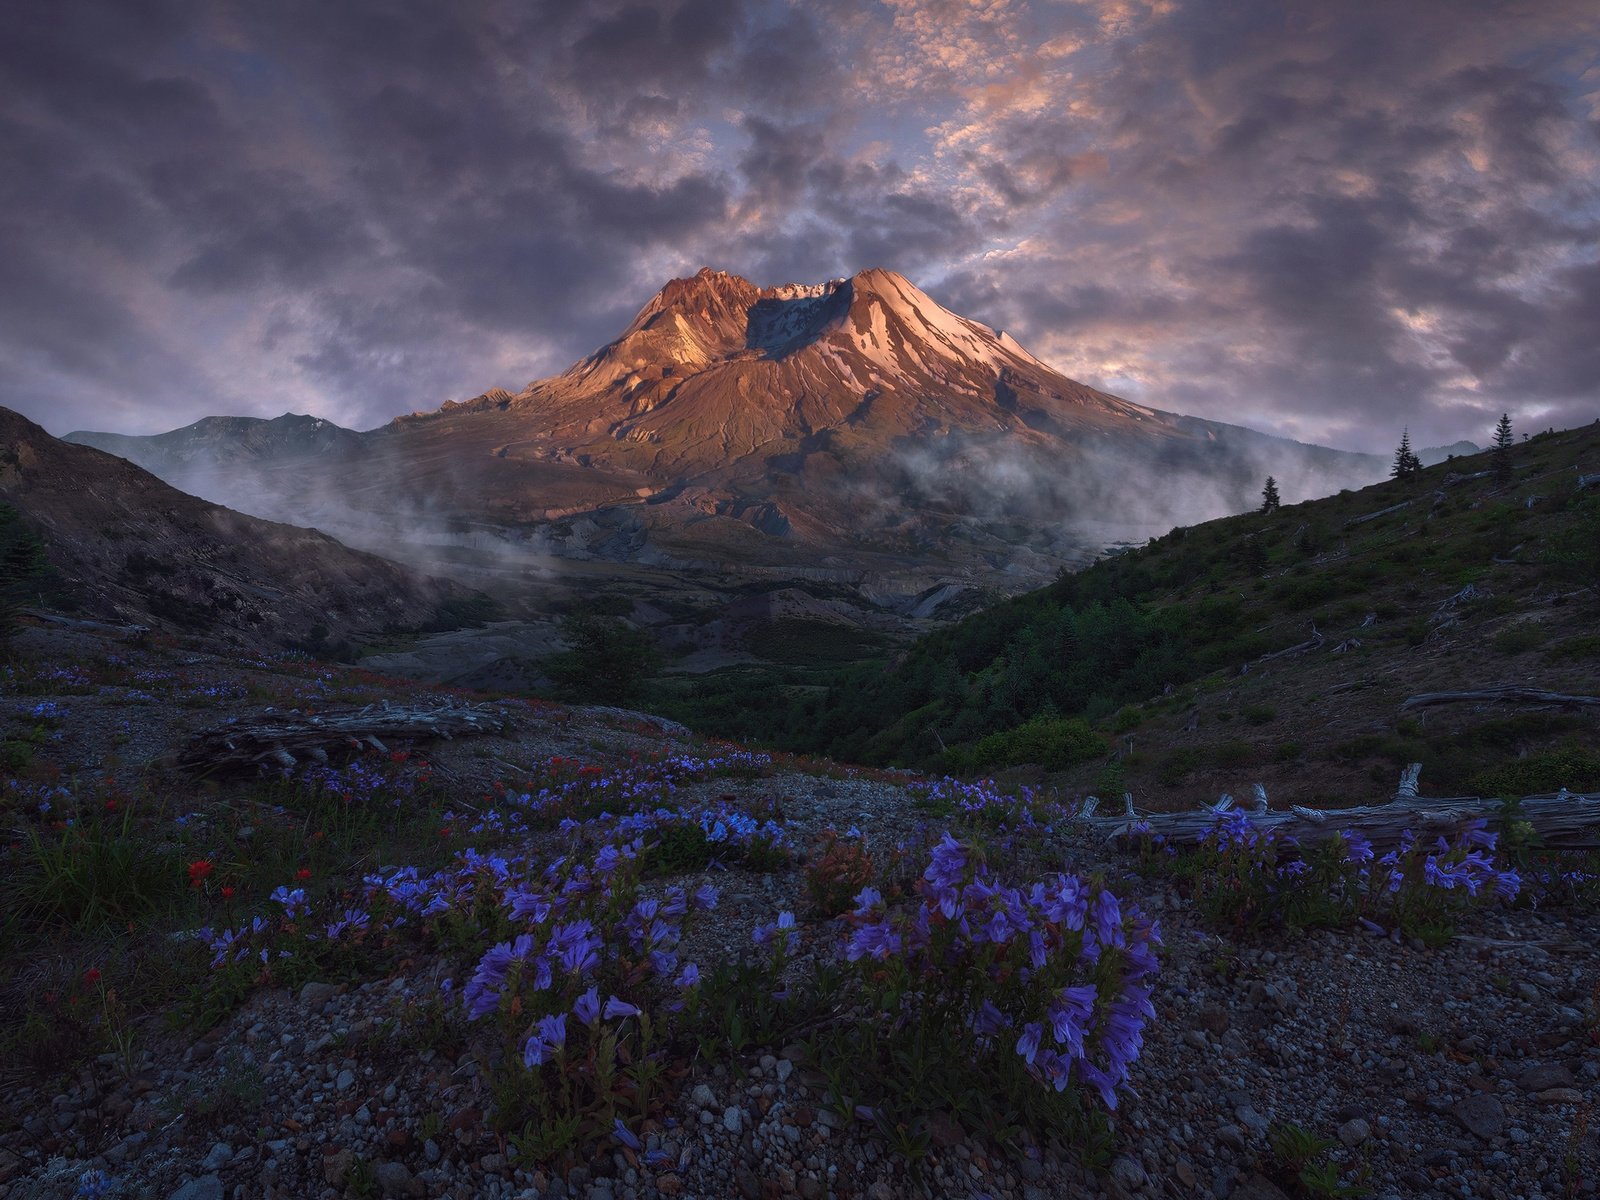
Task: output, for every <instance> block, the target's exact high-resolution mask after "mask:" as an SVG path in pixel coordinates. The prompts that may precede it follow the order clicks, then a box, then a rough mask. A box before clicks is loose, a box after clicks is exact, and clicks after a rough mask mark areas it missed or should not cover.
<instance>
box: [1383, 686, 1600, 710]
mask: <svg viewBox="0 0 1600 1200" xmlns="http://www.w3.org/2000/svg"><path fill="white" fill-rule="evenodd" d="M1435 704H1561V705H1566V706H1576V707H1583V706H1585V705H1600V696H1569V695H1565V694H1564V693H1562V692H1545V691H1541V690H1539V689H1538V688H1527V687H1494V688H1483V689H1481V690H1479V691H1475V692H1423V693H1422V694H1421V695H1419V696H1410V697H1408V698H1407V699H1405V700H1403V701H1402V702H1401V704H1400V707H1401V709H1402V710H1404V709H1408V708H1431V707H1432V706H1433V705H1435Z"/></svg>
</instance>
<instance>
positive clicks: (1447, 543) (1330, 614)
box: [657, 426, 1600, 803]
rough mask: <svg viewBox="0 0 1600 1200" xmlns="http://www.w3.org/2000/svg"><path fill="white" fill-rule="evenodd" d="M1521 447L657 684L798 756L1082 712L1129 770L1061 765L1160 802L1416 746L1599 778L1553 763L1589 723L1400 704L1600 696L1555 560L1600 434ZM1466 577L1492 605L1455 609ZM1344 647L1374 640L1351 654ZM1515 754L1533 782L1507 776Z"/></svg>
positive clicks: (1536, 772)
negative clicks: (824, 650)
mask: <svg viewBox="0 0 1600 1200" xmlns="http://www.w3.org/2000/svg"><path fill="white" fill-rule="evenodd" d="M1512 461H1513V464H1514V472H1513V477H1512V480H1511V482H1510V483H1509V484H1501V483H1499V482H1497V481H1496V480H1495V478H1494V477H1492V476H1490V477H1488V478H1484V479H1477V480H1470V481H1467V482H1461V483H1456V484H1453V485H1448V486H1447V485H1446V482H1445V481H1446V479H1447V477H1449V476H1451V475H1452V474H1467V473H1471V472H1475V471H1484V470H1487V469H1488V468H1489V466H1490V456H1489V455H1488V454H1483V455H1479V456H1475V457H1472V458H1463V459H1457V460H1455V461H1453V462H1448V463H1442V464H1440V465H1438V466H1435V467H1432V468H1429V469H1427V470H1425V471H1423V472H1422V473H1421V475H1420V477H1419V478H1418V479H1416V480H1414V481H1411V482H1408V483H1400V482H1396V481H1390V482H1388V483H1384V484H1379V485H1375V486H1373V487H1369V488H1365V489H1363V490H1361V491H1359V492H1344V493H1340V494H1339V495H1337V496H1332V497H1328V498H1325V499H1322V500H1316V501H1310V502H1307V503H1304V504H1298V505H1294V506H1292V507H1286V508H1283V509H1280V510H1279V511H1277V512H1275V513H1272V514H1247V515H1243V516H1238V517H1230V518H1226V519H1223V520H1219V521H1212V522H1209V523H1207V524H1205V525H1199V526H1194V527H1190V528H1186V529H1179V530H1175V531H1173V532H1172V533H1170V534H1168V535H1167V536H1166V537H1164V538H1161V539H1160V540H1159V541H1156V542H1154V543H1152V544H1150V545H1149V546H1146V547H1144V548H1142V549H1140V550H1137V551H1133V552H1131V553H1128V554H1125V555H1122V556H1119V557H1117V558H1113V559H1108V560H1106V561H1103V562H1101V563H1099V564H1096V565H1095V566H1094V567H1092V568H1090V569H1089V570H1087V571H1084V572H1082V573H1080V574H1077V575H1073V576H1069V577H1065V578H1063V579H1061V580H1060V581H1058V582H1057V583H1055V584H1054V585H1052V586H1050V587H1047V588H1044V589H1041V590H1039V591H1037V592H1033V593H1030V594H1029V595H1027V596H1023V597H1019V598H1017V599H1015V600H1013V601H1009V602H1007V603H1003V604H1000V605H997V606H996V607H994V608H992V609H989V610H986V611H985V612H983V613H981V614H978V615H977V616H974V617H972V618H970V619H968V620H967V621H964V622H962V623H961V624H959V625H956V626H953V627H951V628H949V629H947V630H943V631H940V632H939V633H936V634H934V635H932V636H930V637H927V638H924V639H923V640H922V641H920V642H918V643H917V644H916V645H914V646H913V647H912V648H910V649H909V650H908V651H907V652H906V653H904V654H902V655H901V656H899V657H898V658H896V659H895V660H893V661H892V662H891V663H885V662H883V661H881V660H880V661H877V662H867V663H860V664H857V665H856V666H854V667H851V668H841V669H837V670H833V671H829V670H827V669H825V668H824V669H818V668H815V667H814V668H812V669H811V670H809V671H806V672H800V673H789V674H778V675H774V674H772V673H770V672H767V673H761V672H758V673H749V672H744V673H739V672H734V673H730V674H729V675H728V676H726V677H724V678H722V679H720V680H715V679H714V680H711V681H708V684H709V686H708V685H706V684H702V685H701V686H700V688H699V690H698V691H697V693H696V694H695V695H692V696H686V695H684V694H683V693H682V692H681V691H679V692H677V693H662V694H659V695H658V696H657V699H658V700H660V701H662V702H663V703H662V704H661V705H660V707H663V708H667V709H669V710H671V711H672V712H673V713H674V715H677V716H680V717H683V718H687V719H690V720H694V719H695V718H696V717H697V716H700V717H711V718H714V719H716V720H717V722H718V724H719V726H720V729H721V731H722V732H723V733H725V734H728V735H732V736H744V737H752V738H759V739H762V740H766V741H768V742H770V743H772V744H776V745H780V746H783V747H784V748H787V749H794V750H804V751H812V752H827V753H830V754H833V755H835V756H837V757H840V758H845V759H851V760H856V761H865V762H872V763H899V764H915V765H920V766H940V765H943V766H947V767H950V766H953V767H959V768H966V769H982V768H993V767H998V766H1004V765H1006V763H1007V760H1008V758H1009V759H1011V760H1012V761H1018V760H1019V759H1027V758H1031V759H1032V760H1033V761H1037V760H1038V758H1039V757H1040V756H1039V754H1038V742H1039V739H1038V738H1034V739H1033V744H1032V745H1030V746H1022V745H1020V744H1015V745H1009V746H1008V745H1007V744H1006V743H1007V739H1006V738H1004V737H1003V736H1002V737H995V736H993V735H995V734H997V733H1002V734H1003V732H1004V731H1007V730H1011V729H1014V728H1016V727H1018V726H1020V725H1022V724H1024V723H1025V722H1027V721H1029V720H1030V719H1032V718H1035V717H1037V716H1039V715H1040V714H1041V713H1044V714H1052V715H1059V716H1062V717H1082V718H1084V719H1086V720H1087V721H1089V722H1091V723H1093V724H1094V725H1095V726H1096V728H1097V730H1098V731H1099V732H1100V733H1101V734H1102V735H1103V736H1104V738H1105V740H1106V744H1107V746H1108V748H1110V749H1111V752H1112V754H1113V755H1114V756H1115V758H1116V759H1117V761H1118V766H1117V767H1115V768H1114V769H1113V771H1112V772H1111V773H1110V774H1109V775H1108V774H1107V772H1106V767H1107V764H1108V758H1107V756H1106V755H1093V754H1089V755H1085V754H1081V753H1080V754H1078V755H1076V757H1079V758H1086V759H1087V760H1088V761H1084V762H1081V763H1080V764H1079V765H1077V766H1075V767H1073V768H1071V769H1070V770H1068V771H1066V772H1064V773H1062V774H1061V775H1060V777H1059V782H1061V783H1064V784H1065V785H1067V786H1076V787H1082V788H1091V787H1095V786H1097V785H1098V786H1099V787H1101V788H1102V789H1107V788H1110V787H1112V786H1113V785H1115V782H1116V775H1117V774H1118V773H1119V772H1120V773H1121V774H1123V775H1124V776H1125V778H1126V780H1127V782H1128V785H1129V786H1131V787H1132V788H1133V790H1135V791H1136V792H1138V793H1140V795H1141V800H1142V801H1147V802H1156V803H1159V802H1161V801H1162V800H1163V799H1168V800H1170V801H1171V802H1173V803H1179V802H1184V803H1187V802H1189V801H1191V800H1193V799H1196V798H1202V797H1206V796H1210V797H1214V796H1215V794H1216V793H1217V792H1218V791H1220V790H1232V791H1239V790H1243V789H1245V788H1247V787H1248V784H1249V783H1250V782H1254V781H1256V780H1260V781H1262V782H1264V783H1266V784H1267V786H1268V787H1269V789H1270V790H1273V791H1274V793H1275V794H1277V792H1278V790H1279V789H1288V793H1289V794H1290V795H1292V796H1293V798H1295V799H1303V800H1315V801H1335V802H1336V801H1338V800H1341V799H1346V798H1348V799H1358V798H1363V797H1366V796H1371V795H1373V794H1375V792H1377V791H1378V790H1379V789H1380V788H1386V787H1387V786H1389V785H1390V784H1392V782H1393V780H1394V778H1395V777H1396V773H1397V771H1398V768H1399V766H1400V765H1401V764H1403V763H1404V762H1406V761H1412V760H1420V761H1422V762H1423V763H1424V765H1425V773H1424V782H1425V785H1427V787H1428V790H1431V791H1440V790H1445V789H1451V790H1456V789H1469V788H1470V789H1472V790H1478V789H1479V788H1482V789H1484V790H1492V791H1498V790H1512V789H1513V788H1515V787H1517V786H1528V787H1529V788H1530V790H1531V789H1533V788H1537V787H1541V786H1545V785H1546V784H1547V783H1549V781H1548V780H1547V779H1546V778H1545V776H1546V775H1551V776H1552V778H1555V777H1556V776H1559V778H1557V779H1556V782H1557V783H1563V784H1565V785H1566V786H1569V787H1574V788H1577V787H1600V776H1597V775H1596V772H1597V771H1600V760H1597V759H1596V757H1595V755H1594V752H1593V751H1592V750H1583V749H1581V747H1580V748H1579V749H1577V750H1573V751H1572V752H1571V753H1568V754H1567V758H1566V760H1565V761H1564V762H1562V763H1560V764H1559V765H1556V764H1549V765H1547V766H1546V765H1543V764H1544V763H1545V760H1544V759H1543V758H1541V757H1540V756H1541V755H1544V756H1548V754H1549V753H1552V752H1554V748H1557V747H1562V746H1566V745H1568V744H1569V743H1571V742H1572V741H1573V740H1574V739H1577V740H1579V741H1581V742H1583V743H1584V744H1586V745H1588V746H1593V745H1594V743H1595V740H1596V739H1595V737H1594V734H1595V722H1594V720H1593V719H1592V718H1589V719H1583V718H1579V717H1574V716H1572V715H1570V714H1568V713H1565V712H1558V711H1550V712H1530V711H1528V710H1526V709H1508V708H1498V709H1488V710H1484V711H1477V710H1476V709H1474V708H1473V707H1472V706H1452V707H1449V708H1435V709H1428V710H1424V711H1423V712H1422V713H1420V714H1418V716H1417V717H1416V718H1414V719H1410V720H1405V719H1402V718H1401V714H1400V712H1399V704H1400V701H1401V700H1403V699H1404V698H1405V697H1406V696H1409V695H1412V694H1415V693H1417V692H1421V691H1432V690H1441V689H1445V688H1454V687H1481V686H1488V685H1492V684H1503V683H1517V684H1537V685H1545V686H1549V687H1553V688H1561V689H1566V690H1578V691H1590V692H1593V691H1597V690H1600V687H1597V686H1596V680H1597V677H1600V639H1597V638H1596V637H1595V636H1594V632H1593V631H1594V629H1595V628H1596V626H1597V623H1600V622H1597V618H1600V613H1597V610H1596V606H1595V596H1594V594H1593V593H1592V592H1585V591H1583V589H1582V587H1581V579H1579V578H1574V577H1573V576H1571V575H1570V574H1567V575H1565V576H1564V575H1563V574H1562V573H1561V572H1560V571H1558V570H1557V569H1556V568H1555V567H1554V566H1553V565H1552V564H1551V552H1552V550H1553V549H1554V548H1556V547H1557V546H1558V545H1560V544H1561V543H1562V539H1569V542H1568V544H1569V546H1570V539H1572V538H1573V537H1574V536H1575V533H1576V531H1578V530H1581V529H1586V530H1590V531H1600V517H1597V516H1596V511H1597V510H1600V499H1594V498H1590V499H1585V498H1584V497H1582V496H1581V495H1580V494H1579V493H1578V492H1577V490H1576V476H1577V474H1578V473H1580V472H1582V473H1588V472H1593V471H1596V470H1600V426H1586V427H1583V428H1581V429H1577V430H1569V431H1563V432H1560V433H1555V434H1547V435H1541V436H1539V437H1536V438H1533V439H1531V440H1529V441H1527V442H1523V443H1520V444H1518V445H1517V446H1516V447H1515V448H1514V450H1513V452H1512ZM1590 495H1591V497H1592V495H1593V493H1592V492H1591V493H1590ZM1530 499H1531V501H1532V502H1531V504H1530V503H1529V502H1530ZM1402 502H1405V507H1403V508H1400V509H1398V510H1397V511H1395V512H1393V513H1390V514H1388V515H1385V516H1382V517H1378V518H1376V519H1373V520H1366V521H1360V522H1359V523H1355V524H1352V523H1351V522H1352V521H1356V520H1357V519H1358V518H1361V517H1364V516H1368V515H1370V514H1373V513H1376V512H1379V511H1381V510H1383V509H1386V508H1389V507H1390V506H1393V505H1399V504H1401V503H1402ZM1468 584H1471V585H1473V586H1474V587H1475V588H1476V589H1477V590H1478V591H1479V592H1480V593H1482V597H1481V598H1479V599H1474V600H1470V601H1467V602H1464V603H1460V604H1457V605H1453V606H1451V607H1450V608H1448V609H1446V610H1444V611H1443V612H1441V605H1443V604H1445V602H1446V601H1447V600H1448V599H1449V598H1450V597H1451V596H1453V595H1455V594H1457V593H1459V592H1460V591H1461V590H1462V589H1463V588H1464V587H1466V586H1467V585H1468ZM1368 614H1372V623H1371V624H1369V625H1365V626H1364V625H1363V622H1364V621H1365V620H1366V619H1367V617H1368ZM1451 617H1453V618H1454V619H1453V620H1451V619H1449V618H1451ZM1313 625H1314V626H1315V628H1316V629H1317V630H1319V631H1320V632H1321V633H1322V634H1323V635H1324V637H1325V638H1326V639H1327V640H1326V642H1325V643H1324V644H1323V645H1322V646H1321V647H1320V648H1319V649H1317V650H1315V651H1312V652H1310V653H1306V654H1302V655H1293V656H1287V657H1284V658H1280V659H1275V660H1269V661H1267V662H1263V663H1257V664H1255V665H1253V666H1252V667H1251V669H1250V670H1249V671H1248V672H1246V673H1241V671H1240V668H1241V666H1242V665H1244V664H1246V663H1253V662H1254V660H1256V659H1258V658H1259V657H1260V656H1261V655H1263V654H1266V653H1269V652H1272V651H1276V650H1279V649H1282V648H1285V647H1288V646H1291V645H1294V644H1296V643H1299V642H1302V641H1304V640H1305V639H1306V638H1308V637H1309V636H1310V634H1311V631H1312V627H1313ZM1347 638H1356V639H1359V642H1360V645H1359V646H1354V645H1352V646H1350V647H1349V648H1348V649H1347V650H1345V651H1344V652H1342V653H1337V654H1336V653H1334V652H1333V649H1334V647H1335V645H1336V644H1338V643H1340V642H1341V641H1344V640H1345V639H1347ZM730 720H731V721H732V722H733V723H734V724H736V725H738V726H739V728H737V729H731V728H729V722H730ZM986 735H988V740H987V741H984V740H982V739H984V738H985V737H986ZM947 748H948V749H947ZM1529 754H1532V755H1533V758H1532V759H1531V760H1530V759H1529V758H1527V757H1526V756H1527V755H1529ZM1574 755H1575V756H1576V757H1574ZM1511 759H1520V760H1521V763H1522V769H1521V774H1520V775H1517V774H1515V773H1513V774H1512V775H1504V774H1502V775H1501V776H1493V775H1490V774H1488V773H1489V772H1490V769H1491V768H1495V767H1497V766H1498V765H1499V764H1504V763H1506V762H1507V761H1508V760H1511ZM1552 773H1553V774H1552ZM1550 786H1554V784H1553V783H1552V784H1550Z"/></svg>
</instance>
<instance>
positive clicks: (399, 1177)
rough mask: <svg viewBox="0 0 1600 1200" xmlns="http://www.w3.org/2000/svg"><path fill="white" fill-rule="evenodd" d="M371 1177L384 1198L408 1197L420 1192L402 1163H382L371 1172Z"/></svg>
mask: <svg viewBox="0 0 1600 1200" xmlns="http://www.w3.org/2000/svg"><path fill="white" fill-rule="evenodd" d="M373 1176H374V1177H375V1178H376V1179H377V1181H378V1188H379V1190H380V1191H382V1192H383V1194H384V1195H385V1196H389V1197H397V1196H410V1195H413V1194H414V1193H417V1192H420V1191H421V1190H422V1189H420V1188H418V1187H417V1183H416V1180H414V1179H412V1178H411V1172H410V1171H408V1170H406V1168H405V1165H404V1164H403V1163H397V1162H382V1163H379V1164H378V1166H377V1169H376V1170H374V1171H373Z"/></svg>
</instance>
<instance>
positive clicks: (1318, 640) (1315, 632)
mask: <svg viewBox="0 0 1600 1200" xmlns="http://www.w3.org/2000/svg"><path fill="white" fill-rule="evenodd" d="M1325 641H1327V638H1325V637H1323V636H1322V631H1321V630H1320V629H1318V628H1317V623H1316V622H1315V621H1313V622H1312V623H1311V636H1310V637H1309V638H1307V639H1306V640H1305V641H1303V642H1296V643H1295V644H1294V645H1292V646H1286V647H1284V648H1283V649H1282V650H1274V651H1272V653H1270V654H1263V655H1262V656H1261V657H1260V658H1258V659H1256V662H1258V663H1264V662H1271V661H1272V660H1273V659H1275V658H1288V657H1289V656H1290V655H1291V654H1307V653H1309V652H1310V651H1312V650H1315V649H1317V648H1318V647H1319V646H1321V645H1322V643H1323V642H1325Z"/></svg>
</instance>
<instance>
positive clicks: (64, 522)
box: [0, 408, 469, 649]
mask: <svg viewBox="0 0 1600 1200" xmlns="http://www.w3.org/2000/svg"><path fill="white" fill-rule="evenodd" d="M0 501H4V502H6V503H8V504H11V505H13V506H14V507H15V508H17V509H18V510H19V511H20V512H21V513H22V514H23V516H24V518H25V519H26V520H27V521H28V523H29V524H30V525H31V526H33V527H34V529H35V530H36V531H37V532H38V533H40V534H41V536H42V537H43V538H44V540H45V544H46V552H47V555H48V557H49V559H50V562H51V564H52V566H54V567H55V569H56V571H57V572H58V573H59V574H60V575H61V577H62V579H63V581H64V584H65V586H66V588H67V591H68V593H69V594H70V595H71V596H72V597H73V598H74V599H75V600H76V601H77V602H78V604H79V605H80V606H81V609H82V611H83V612H85V613H86V614H90V615H93V616H96V617H102V618H109V619H112V620H116V621H120V622H125V623H131V624H137V625H143V626H147V627H149V628H152V629H155V630H165V631H171V632H182V633H186V634H199V635H205V636H210V637H214V638H217V639H219V640H221V641H223V642H225V643H228V644H231V645H234V646H237V647H242V648H249V649H282V648H284V647H286V646H293V645H319V646H323V647H327V646H330V645H333V644H336V643H339V642H342V641H343V640H344V639H346V638H349V637H351V636H353V635H359V634H370V633H376V632H378V631H381V630H384V629H388V628H400V627H412V628H414V627H417V626H420V625H425V624H430V623H433V622H435V621H436V620H437V619H438V618H439V615H440V613H441V610H442V609H443V608H447V607H449V606H451V605H459V604H463V603H465V602H467V600H468V598H469V593H468V592H467V591H466V590H465V589H464V588H461V587H460V586H459V585H457V584H454V583H451V582H449V581H447V580H442V579H434V578H428V577H422V576H418V575H416V574H414V573H413V572H411V571H408V570H406V569H405V568H403V567H401V566H398V565H397V564H395V563H392V562H388V561H386V560H384V559H382V558H379V557H377V556H376V555H372V554H367V553H364V552H362V551H359V550H352V549H350V548H349V547H347V546H344V545H342V544H340V543H339V542H338V541H335V540H334V539H333V538H331V537H329V536H328V535H327V534H324V533H319V532H318V531H316V530H314V529H300V528H296V527H294V526H291V525H282V524H275V523H273V522H270V521H264V520H261V519H259V518H256V517H252V516H246V515H245V514H243V513H238V512H233V511H231V510H229V509H227V508H223V507H221V506H219V505H216V504H212V503H210V502H208V501H205V500H200V499H197V498H196V497H194V496H190V495H186V494H184V493H183V492H180V491H178V490H176V489H175V488H173V487H170V486H168V485H167V484H166V483H163V482H162V481H161V480H160V479H157V478H156V477H155V476H154V475H152V474H150V473H149V472H147V471H145V470H143V469H141V468H139V467H137V466H135V465H133V464H132V463H130V462H126V461H124V460H123V459H121V458H118V457H115V456H113V455H111V454H107V453H103V452H101V451H99V450H96V449H92V448H91V447H88V446H79V445H72V444H69V443H67V442H64V441H60V440H58V439H56V438H53V437H51V436H50V435H49V434H48V433H46V432H45V431H44V430H43V429H41V428H40V427H39V426H37V425H35V424H33V423H32V422H31V421H28V420H26V419H25V418H23V417H21V416H20V415H18V414H17V413H14V412H12V411H10V410H9V409H5V408H0Z"/></svg>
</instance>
